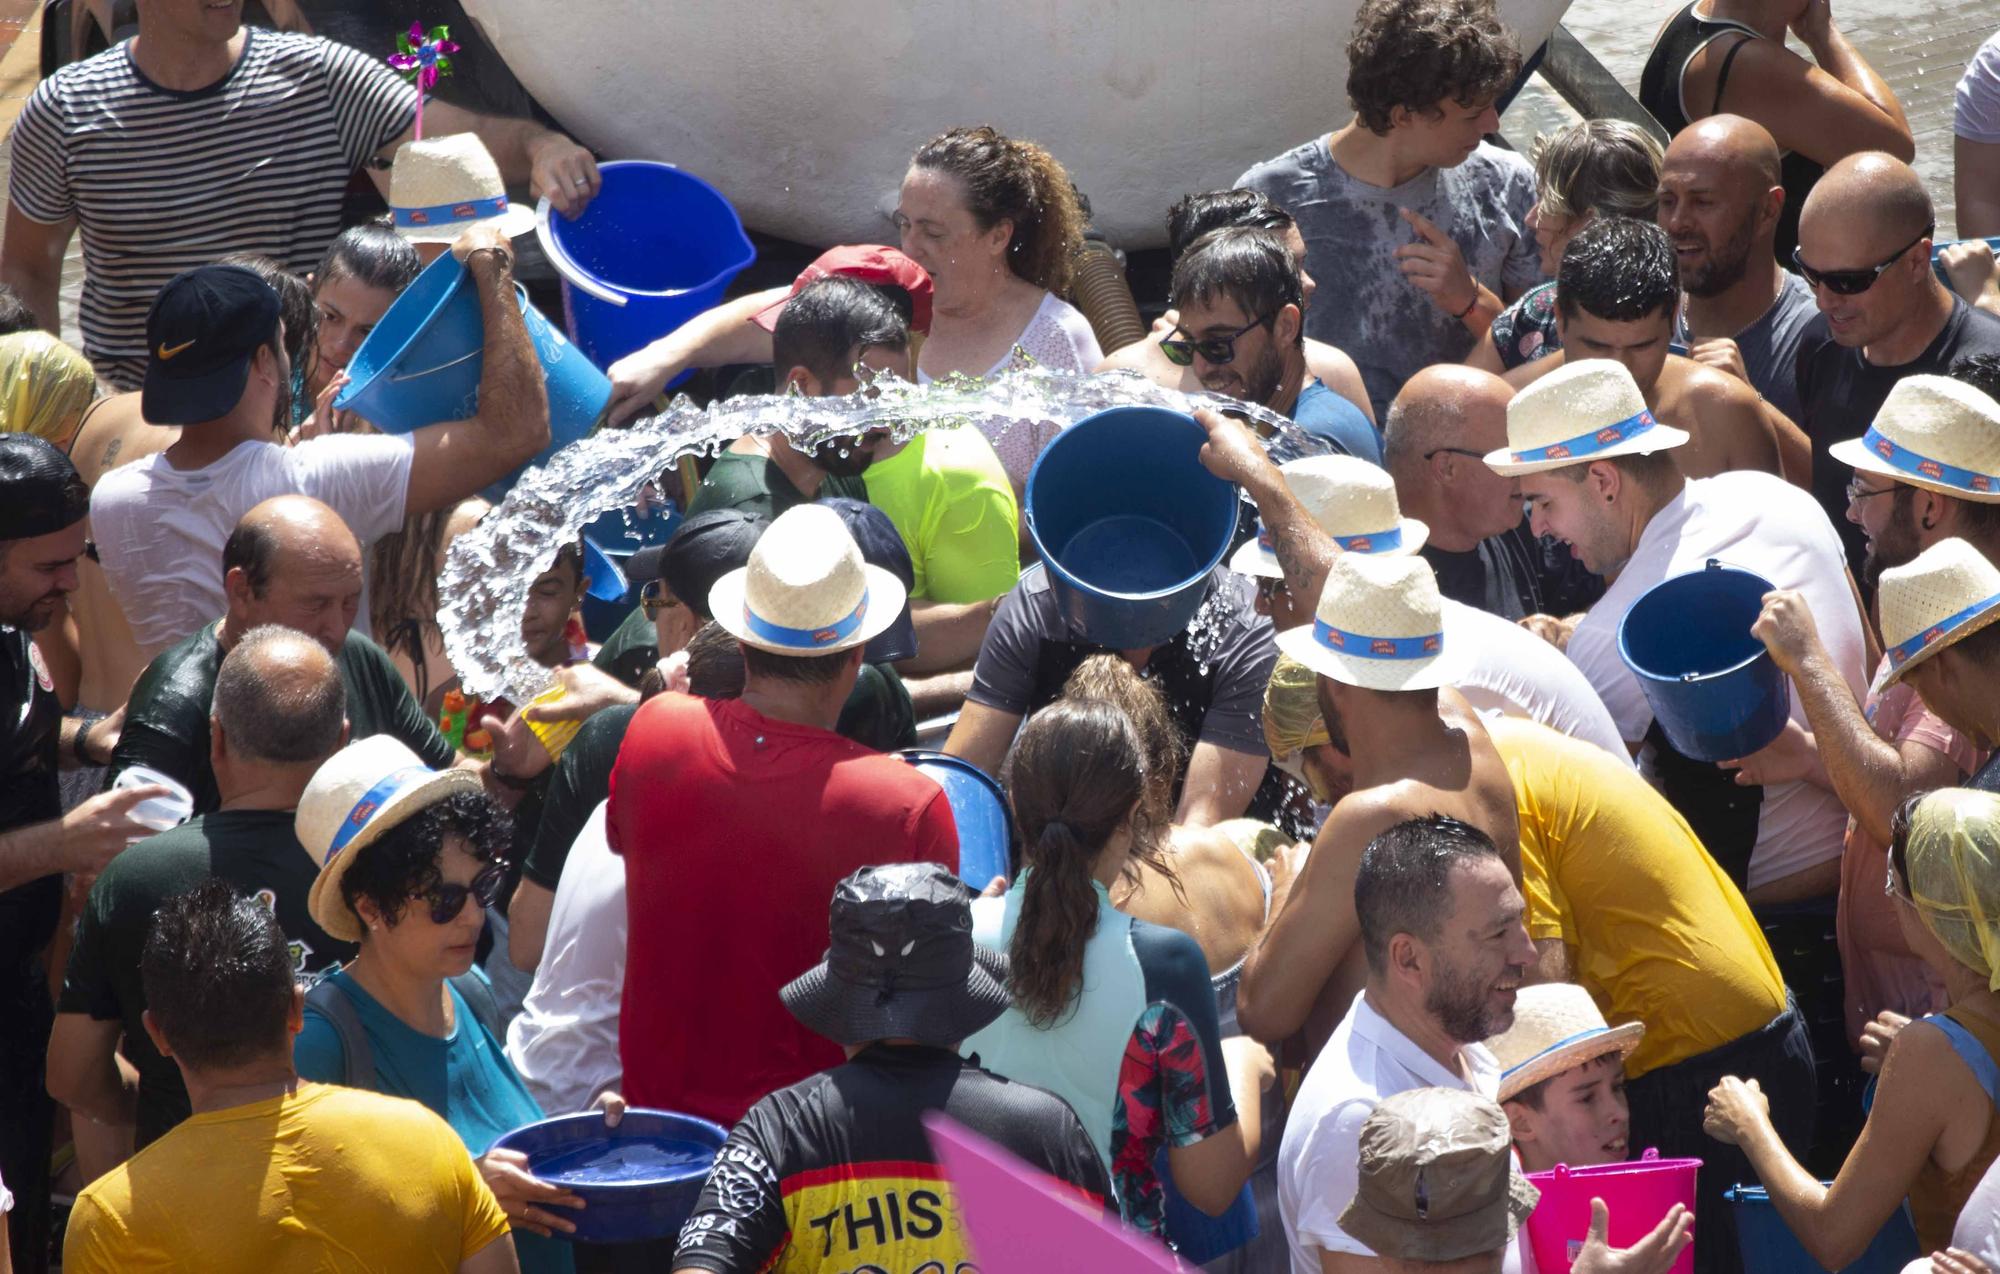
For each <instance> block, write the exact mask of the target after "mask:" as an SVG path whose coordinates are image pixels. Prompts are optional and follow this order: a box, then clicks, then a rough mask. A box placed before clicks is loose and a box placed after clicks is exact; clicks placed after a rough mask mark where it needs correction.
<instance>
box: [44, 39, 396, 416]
mask: <svg viewBox="0 0 2000 1274" xmlns="http://www.w3.org/2000/svg"><path fill="white" fill-rule="evenodd" d="M130 49H131V43H130V42H129V41H128V42H126V43H123V44H120V45H118V46H117V47H115V48H112V49H109V50H107V51H106V52H103V53H100V54H98V55H97V56H95V57H93V58H89V59H87V60H85V61H83V62H78V63H75V64H74V65H71V66H67V67H64V68H63V69H62V70H60V71H58V72H56V74H55V75H53V76H51V77H50V78H48V79H46V80H44V81H43V82H42V84H41V86H40V87H39V88H37V89H36V90H35V92H34V95H33V96H32V97H30V98H29V99H28V102H27V105H26V106H25V107H24V108H23V110H22V111H21V118H20V121H19V122H18V123H17V124H16V125H15V126H14V137H13V145H14V155H13V175H12V178H11V180H10V182H9V184H8V189H7V195H8V198H9V199H10V200H11V201H12V202H13V204H14V206H15V207H17V208H19V209H20V210H21V212H22V213H23V214H25V215H26V216H28V217H30V218H32V219H34V220H35V221H39V222H42V223H43V224H45V225H47V224H54V223H56V222H59V221H63V220H65V219H67V218H70V217H74V218H76V219H77V221H78V223H79V224H80V226H81V228H82V231H83V259H84V269H85V273H84V283H83V316H82V317H83V338H84V349H85V351H86V352H87V353H88V354H89V355H90V357H91V360H92V361H93V362H94V363H95V364H96V365H97V370H98V372H99V374H100V375H103V376H105V377H106V378H108V379H110V380H111V381H113V382H114V383H116V384H118V385H119V386H121V387H123V388H127V389H136V388H138V386H139V382H140V380H141V378H142V377H143V376H144V375H145V370H146V311H147V309H148V308H149V307H150V306H151V305H152V303H153V297H154V295H155V294H156V293H157V292H158V291H159V290H160V287H161V285H162V284H164V283H165V282H166V281H167V280H168V279H170V278H172V277H173V276H174V275H176V274H178V273H180V272H181V271H182V270H187V269H191V268H193V267H195V266H198V265H206V264H208V263H209V262H211V261H214V260H215V259H216V258H217V257H220V256H223V255H224V254H226V253H230V252H259V253H263V254H264V255H265V256H268V257H271V258H273V259H274V260H276V261H278V262H279V263H280V264H282V265H284V266H285V267H287V268H288V269H292V270H297V271H301V272H303V271H306V270H310V269H311V268H312V267H313V266H314V265H316V264H317V263H318V261H319V257H320V254H321V253H322V252H324V251H325V250H326V246H327V244H328V243H329V242H331V241H332V239H333V237H334V235H336V234H337V233H339V231H340V210H341V196H342V192H343V191H344V190H345V189H346V188H347V183H348V179H349V177H351V176H352V175H353V173H354V171H355V170H356V169H357V168H359V167H360V166H361V165H362V163H363V162H364V161H366V160H367V159H368V157H369V156H371V155H373V154H375V153H376V152H377V151H378V150H380V149H382V147H383V146H385V145H387V144H388V143H389V142H390V141H393V140H394V139H395V138H396V137H397V136H398V135H400V134H401V133H402V132H403V131H404V130H406V129H407V128H409V127H410V122H411V120H412V118H413V116H414V113H415V109H416V90H415V89H414V88H412V87H410V86H409V85H408V84H405V83H404V82H403V81H402V80H401V79H399V78H397V76H396V74H395V72H393V71H391V70H390V69H389V68H388V67H386V66H384V65H382V64H381V63H380V62H378V61H376V60H375V59H373V58H370V57H369V56H368V55H367V54H365V53H362V52H360V51H358V50H356V49H352V48H349V47H347V46H346V45H343V44H336V43H334V42H332V41H330V40H323V39H320V38H318V37H316V36H307V35H292V34H279V33H276V32H271V31H264V30H259V29H257V28H254V27H253V28H247V29H246V39H245V42H244V47H243V54H242V56H241V57H239V58H238V59H237V62H236V65H235V67H234V68H233V69H232V70H231V71H230V72H229V74H228V75H225V76H224V77H223V78H222V79H221V80H220V81H218V82H217V83H215V84H211V85H209V86H208V87H207V88H203V89H197V90H195V91H193V92H178V91H174V90H170V89H164V88H161V87H160V86H159V85H157V84H155V83H153V82H152V81H151V80H148V79H147V78H146V76H145V75H144V74H143V73H142V72H141V71H140V70H139V68H138V67H137V66H136V65H135V64H134V63H133V61H132V59H131V56H130V54H129V50H130Z"/></svg>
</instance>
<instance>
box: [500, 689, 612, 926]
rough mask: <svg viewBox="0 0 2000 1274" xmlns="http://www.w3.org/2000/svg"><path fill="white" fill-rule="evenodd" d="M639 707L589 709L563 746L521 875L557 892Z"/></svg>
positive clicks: (607, 790) (605, 794) (606, 792)
mask: <svg viewBox="0 0 2000 1274" xmlns="http://www.w3.org/2000/svg"><path fill="white" fill-rule="evenodd" d="M638 711H639V705H638V704H636V703H628V704H620V705H619V706H617V707H615V708H606V709H604V710H603V711H602V712H598V713H595V714H593V715H592V716H591V718H590V720H588V721H586V722H584V723H583V728H582V729H581V730H578V731H577V732H576V737H575V738H573V739H571V740H570V741H569V746H568V747H566V748H564V749H563V754H562V759H561V760H559V761H557V762H556V765H555V772H554V773H553V774H552V775H551V776H550V778H549V792H548V798H547V799H546V800H545V801H543V803H542V817H541V823H540V825H539V826H538V827H536V829H535V834H534V840H533V841H532V842H530V843H529V845H528V854H527V860H526V861H525V862H523V863H522V864H521V875H522V876H524V877H526V878H527V879H529V880H532V881H534V882H535V883H536V884H538V885H540V886H541V887H542V888H544V889H547V890H549V891H550V892H552V893H553V892H554V891H555V887H556V883H557V882H558V881H560V880H561V879H562V869H563V864H564V863H565V862H567V861H568V860H569V849H570V846H571V845H572V844H574V843H575V842H576V836H577V833H578V832H581V831H582V830H583V825H584V824H585V823H587V822H589V821H590V814H591V811H592V810H595V809H596V808H597V807H598V806H599V805H601V804H603V803H604V802H605V801H606V800H608V799H610V796H611V767H612V766H613V765H615V764H616V763H617V761H618V748H619V746H620V745H621V744H623V743H624V742H625V730H626V728H627V727H629V726H630V725H631V724H632V717H633V716H634V714H636V713H637V712H638Z"/></svg>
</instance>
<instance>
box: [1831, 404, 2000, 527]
mask: <svg viewBox="0 0 2000 1274" xmlns="http://www.w3.org/2000/svg"><path fill="white" fill-rule="evenodd" d="M1829 451H1830V453H1831V454H1832V456H1833V458H1834V459H1835V460H1838V461H1840V463H1842V464H1844V465H1848V466H1850V467H1851V468H1855V469H1859V470H1860V471H1862V472H1863V473H1873V474H1878V475H1880V476H1882V477H1884V478H1894V479H1895V480H1896V481H1898V482H1907V483H1909V484H1910V485H1911V486H1913V487H1922V488H1924V489H1925V490H1926V491H1941V492H1943V493H1944V494H1945V495H1955V496H1957V497H1959V498H1960V499H1962V500H1977V501H1978V502H1980V503H1981V504H1994V503H2000V403H1996V402H1994V401H1993V400H1992V399H1991V398H1989V397H1987V396H1986V395H1985V394H1982V393H1980V392H1979V391H1978V390H1976V389H1974V388H1973V387H1972V386H1970V385H1967V384H1965V383H1963V382H1961V381H1955V380H1953V379H1951V378H1950V377H1949V376H1905V377H1904V378H1903V379H1901V380H1899V381H1897V382H1896V385H1895V388H1893V389H1891V390H1890V391H1889V396H1888V398H1886V399H1884V400H1883V402H1882V410H1880V411H1878V412H1877V413H1875V422H1874V423H1873V424H1871V425H1869V426H1868V432H1867V433H1865V434H1863V435H1862V436H1861V437H1859V438H1850V439H1848V440H1847V441H1846V442H1836V443H1834V444H1833V446H1832V447H1831V448H1829Z"/></svg>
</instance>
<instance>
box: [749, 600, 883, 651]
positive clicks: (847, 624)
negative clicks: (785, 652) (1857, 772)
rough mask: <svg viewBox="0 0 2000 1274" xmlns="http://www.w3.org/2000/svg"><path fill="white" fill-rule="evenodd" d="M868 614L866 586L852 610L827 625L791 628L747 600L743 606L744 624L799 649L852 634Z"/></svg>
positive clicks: (760, 634) (774, 639)
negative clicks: (762, 613) (753, 607)
mask: <svg viewBox="0 0 2000 1274" xmlns="http://www.w3.org/2000/svg"><path fill="white" fill-rule="evenodd" d="M867 615H868V592H867V590H866V589H863V590H862V593H861V600H860V601H859V602H857V603H856V604H855V607H854V609H853V610H852V611H849V612H848V613H847V615H846V616H845V617H844V618H841V619H836V620H834V621H833V622H832V623H831V624H827V625H824V626H823V627H819V628H787V627H785V626H784V625H783V624H774V623H772V622H771V621H770V620H768V619H760V618H759V617H758V616H757V614H756V613H755V612H754V611H752V610H751V609H750V606H749V604H748V603H747V602H746V603H745V604H744V606H743V626H744V627H745V628H748V629H749V630H750V631H751V632H753V633H755V634H756V635H757V636H759V637H762V638H763V639H764V640H765V641H768V642H773V643H775V644H777V645H780V646H791V647H794V648H795V649H798V650H813V649H816V648H818V647H820V646H831V645H832V644H833V643H835V642H837V641H842V640H844V639H846V638H848V637H852V636H853V635H854V633H855V631H856V630H857V629H859V628H860V627H861V621H862V620H863V619H864V618H866V617H867Z"/></svg>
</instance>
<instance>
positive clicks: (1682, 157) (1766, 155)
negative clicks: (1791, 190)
mask: <svg viewBox="0 0 2000 1274" xmlns="http://www.w3.org/2000/svg"><path fill="white" fill-rule="evenodd" d="M1779 164H1780V160H1779V155H1778V143H1777V139H1775V138H1773V137H1772V136H1771V132H1770V130H1769V129H1767V128H1765V127H1764V126H1763V125H1762V124H1759V123H1758V122H1757V121H1755V120H1750V119H1745V118H1743V117H1742V116H1741V115H1710V116H1708V117H1707V118H1705V119H1699V120H1696V121H1695V122H1694V123H1692V124H1689V125H1688V126H1687V127H1686V128H1683V129H1682V130H1681V131H1680V132H1679V133H1676V134H1675V135H1674V140H1673V141H1672V142H1671V143H1670V144H1669V145H1668V146H1667V156H1666V165H1679V166H1681V167H1684V168H1685V167H1700V168H1704V169H1706V170H1708V171H1710V172H1713V173H1716V174H1718V175H1727V176H1730V177H1740V178H1743V179H1746V180H1749V181H1753V182H1756V183H1757V184H1758V185H1759V186H1760V187H1763V188H1766V189H1768V188H1769V187H1771V186H1776V185H1778V184H1780V181H1781V175H1780V167H1779ZM1663 166H1664V165H1663Z"/></svg>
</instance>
